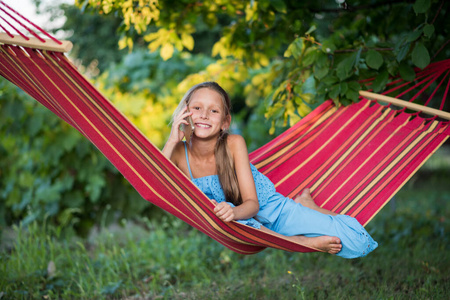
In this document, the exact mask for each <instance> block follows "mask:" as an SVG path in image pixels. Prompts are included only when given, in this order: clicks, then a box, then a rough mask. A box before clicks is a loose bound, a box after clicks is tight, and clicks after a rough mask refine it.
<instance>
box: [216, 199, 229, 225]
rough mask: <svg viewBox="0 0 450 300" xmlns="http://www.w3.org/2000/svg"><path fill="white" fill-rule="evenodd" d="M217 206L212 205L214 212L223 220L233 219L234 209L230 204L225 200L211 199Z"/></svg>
mask: <svg viewBox="0 0 450 300" xmlns="http://www.w3.org/2000/svg"><path fill="white" fill-rule="evenodd" d="M212 202H213V203H214V204H216V205H217V206H216V207H214V213H215V214H216V216H217V217H219V218H220V219H221V220H222V221H224V222H230V221H233V220H234V211H233V208H232V207H231V205H230V204H228V203H226V202H220V203H217V201H215V200H212Z"/></svg>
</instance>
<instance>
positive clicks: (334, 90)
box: [328, 84, 341, 99]
mask: <svg viewBox="0 0 450 300" xmlns="http://www.w3.org/2000/svg"><path fill="white" fill-rule="evenodd" d="M340 92H341V86H340V85H339V84H335V85H333V86H332V87H331V89H330V92H329V94H328V95H330V98H331V99H336V98H337V96H338V95H339V93H340Z"/></svg>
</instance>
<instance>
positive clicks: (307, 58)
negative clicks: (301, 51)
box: [302, 48, 317, 67]
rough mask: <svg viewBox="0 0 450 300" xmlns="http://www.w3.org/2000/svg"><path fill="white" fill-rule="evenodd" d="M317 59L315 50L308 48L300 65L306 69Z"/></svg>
mask: <svg viewBox="0 0 450 300" xmlns="http://www.w3.org/2000/svg"><path fill="white" fill-rule="evenodd" d="M316 59H317V51H316V50H315V49H312V48H309V49H307V50H306V51H305V55H304V56H303V60H302V65H303V66H305V67H307V66H310V65H312V64H314V62H315V61H316Z"/></svg>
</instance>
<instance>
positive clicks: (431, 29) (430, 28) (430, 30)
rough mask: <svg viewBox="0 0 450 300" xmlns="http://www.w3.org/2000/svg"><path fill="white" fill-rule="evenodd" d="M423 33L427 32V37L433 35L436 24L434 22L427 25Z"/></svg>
mask: <svg viewBox="0 0 450 300" xmlns="http://www.w3.org/2000/svg"><path fill="white" fill-rule="evenodd" d="M423 33H424V34H425V36H426V37H431V36H432V35H433V33H434V25H432V24H427V25H425V27H424V28H423Z"/></svg>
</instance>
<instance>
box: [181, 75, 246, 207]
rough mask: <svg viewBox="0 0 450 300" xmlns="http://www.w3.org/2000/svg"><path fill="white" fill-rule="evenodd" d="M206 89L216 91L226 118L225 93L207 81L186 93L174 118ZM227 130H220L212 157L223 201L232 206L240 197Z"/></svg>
mask: <svg viewBox="0 0 450 300" xmlns="http://www.w3.org/2000/svg"><path fill="white" fill-rule="evenodd" d="M202 88H208V89H211V90H213V91H216V92H217V93H218V94H219V95H220V97H221V99H222V103H223V107H224V115H223V118H224V119H225V118H227V117H228V116H229V115H230V114H231V101H230V97H229V96H228V94H227V92H226V91H225V90H224V89H223V88H222V87H221V86H220V85H219V84H217V83H216V82H213V81H207V82H203V83H200V84H197V85H195V86H193V87H192V88H190V89H189V91H187V92H186V94H185V95H184V97H183V99H182V100H181V102H180V104H179V105H178V107H177V109H176V110H175V112H174V114H173V115H174V117H175V116H176V115H178V113H179V112H180V111H181V110H182V109H183V108H184V107H185V106H186V105H189V102H190V101H191V97H192V95H193V94H194V92H195V91H197V90H199V89H202ZM227 138H228V129H226V130H221V131H220V135H219V138H218V139H217V142H216V146H215V149H214V156H215V160H216V169H217V174H218V176H219V181H220V185H221V186H222V189H223V192H224V194H225V199H226V201H228V202H231V203H233V204H234V205H239V204H242V197H241V193H240V191H239V183H238V180H237V176H236V171H235V169H234V161H233V157H232V156H231V152H230V149H229V148H228V144H227Z"/></svg>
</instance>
